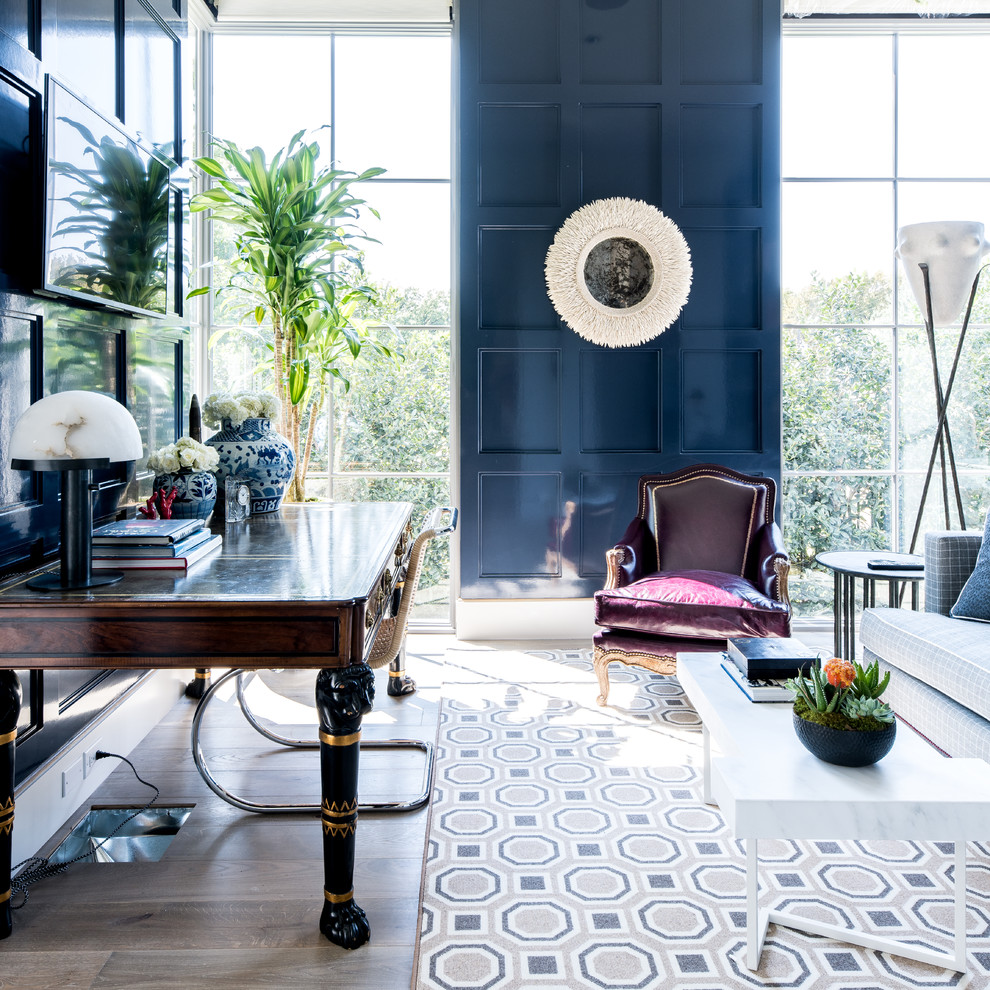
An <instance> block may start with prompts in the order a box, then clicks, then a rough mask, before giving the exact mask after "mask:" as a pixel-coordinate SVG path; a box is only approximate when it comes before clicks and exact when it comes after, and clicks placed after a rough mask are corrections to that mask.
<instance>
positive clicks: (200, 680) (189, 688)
mask: <svg viewBox="0 0 990 990" xmlns="http://www.w3.org/2000/svg"><path fill="white" fill-rule="evenodd" d="M209 686H210V671H209V668H207V667H197V668H196V673H195V676H194V677H193V679H192V680H191V681H190V682H189V683H188V684H187V685H186V697H187V698H192V699H193V700H194V701H198V700H199V699H200V698H202V697H203V695H204V694H206V689H207V688H208V687H209Z"/></svg>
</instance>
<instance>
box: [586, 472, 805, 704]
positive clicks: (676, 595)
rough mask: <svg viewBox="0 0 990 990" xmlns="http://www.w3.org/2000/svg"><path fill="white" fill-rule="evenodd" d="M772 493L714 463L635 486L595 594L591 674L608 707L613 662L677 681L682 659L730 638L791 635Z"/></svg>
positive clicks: (768, 485)
mask: <svg viewBox="0 0 990 990" xmlns="http://www.w3.org/2000/svg"><path fill="white" fill-rule="evenodd" d="M776 491H777V490H776V485H775V484H774V482H773V480H772V479H770V478H762V477H754V476H751V475H745V474H740V473H739V472H738V471H733V470H732V469H730V468H726V467H721V466H719V465H717V464H697V465H694V466H692V467H686V468H681V469H680V470H679V471H674V472H673V473H672V474H648V475H644V476H643V477H642V478H640V479H639V510H638V513H637V515H636V518H635V519H634V520H633V521H632V522H631V523H630V524H629V527H628V528H627V530H626V533H625V535H624V536H623V538H622V542H621V543H619V544H618V545H616V546H615V547H613V548H612V549H611V550H608V551H606V554H605V559H606V567H607V575H606V584H605V587H604V588H603V589H602V590H601V591H597V592H595V623H596V625H598V626H599V627H600V628H599V630H598V632H596V633H595V636H594V667H595V673H596V674H597V675H598V683H599V686H600V688H601V694H600V695H599V697H598V703H599V704H600V705H604V704H606V702H607V701H608V691H609V684H608V666H609V664H610V663H611V662H612V661H613V660H617V661H619V662H621V663H624V664H633V665H635V666H640V667H645V668H646V669H648V670H651V671H653V672H654V673H658V674H673V673H675V670H676V657H677V654H678V653H689V652H717V651H721V650H724V649H725V648H726V639H728V638H730V637H734V636H759V637H773V636H789V635H790V628H791V606H790V600H789V598H788V596H787V575H788V571H789V568H790V561H789V559H788V556H787V551H786V550H785V549H784V544H783V539H782V537H781V533H780V529H779V528H778V527H777V524H776V523H775V522H774V502H775V499H776Z"/></svg>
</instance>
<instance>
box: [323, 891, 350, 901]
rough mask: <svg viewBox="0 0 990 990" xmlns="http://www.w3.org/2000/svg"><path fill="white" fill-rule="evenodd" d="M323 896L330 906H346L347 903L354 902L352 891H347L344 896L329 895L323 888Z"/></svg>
mask: <svg viewBox="0 0 990 990" xmlns="http://www.w3.org/2000/svg"><path fill="white" fill-rule="evenodd" d="M323 896H324V897H325V898H326V899H327V900H328V901H329V902H330V903H331V904H346V903H347V902H348V901H353V900H354V891H353V889H352V890H349V891H348V892H347V893H346V894H331V893H330V891H329V890H326V889H325V888H324V890H323Z"/></svg>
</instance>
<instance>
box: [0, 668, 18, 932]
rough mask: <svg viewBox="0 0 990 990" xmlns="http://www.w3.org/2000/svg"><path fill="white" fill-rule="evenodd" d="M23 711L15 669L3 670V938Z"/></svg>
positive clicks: (8, 925) (8, 927) (9, 924)
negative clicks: (16, 755) (16, 745)
mask: <svg viewBox="0 0 990 990" xmlns="http://www.w3.org/2000/svg"><path fill="white" fill-rule="evenodd" d="M20 713H21V682H20V679H19V678H18V676H17V673H16V671H13V670H0V938H8V937H9V936H10V933H11V931H12V930H13V918H12V917H11V913H10V848H11V843H12V842H13V838H14V740H15V739H16V738H17V717H18V716H19V715H20Z"/></svg>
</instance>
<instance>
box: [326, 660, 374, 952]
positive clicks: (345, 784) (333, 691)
mask: <svg viewBox="0 0 990 990" xmlns="http://www.w3.org/2000/svg"><path fill="white" fill-rule="evenodd" d="M374 697H375V676H374V674H373V673H372V672H371V669H370V668H369V667H368V666H367V665H366V664H354V665H352V666H350V667H342V668H339V669H336V670H321V671H320V672H319V674H318V675H317V678H316V707H317V710H318V711H319V713H320V776H321V779H322V784H323V806H322V814H321V819H322V824H323V876H324V881H323V896H324V899H325V902H324V904H323V913H322V915H321V916H320V931H321V932H323V934H324V935H326V937H327V938H328V939H330V941H331V942H333V943H335V944H336V945H340V946H343V947H344V948H345V949H356V948H357V947H358V946H359V945H364V943H365V942H367V941H368V939H369V938H370V937H371V926H370V925H369V924H368V919H367V917H366V915H365V913H364V911H363V910H361V908H359V907H358V906H357V904H355V903H354V840H355V834H354V833H355V830H356V828H357V807H358V798H357V789H358V751H359V749H360V739H361V719H362V717H363V716H364V715H366V714H367V713H368V712H370V711H371V703H372V701H373V700H374Z"/></svg>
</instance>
